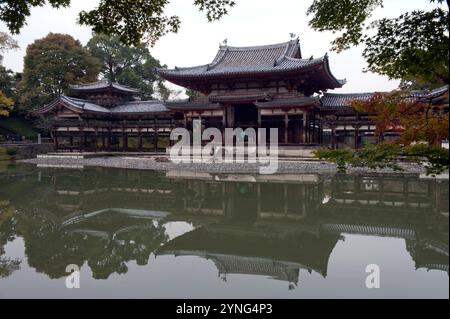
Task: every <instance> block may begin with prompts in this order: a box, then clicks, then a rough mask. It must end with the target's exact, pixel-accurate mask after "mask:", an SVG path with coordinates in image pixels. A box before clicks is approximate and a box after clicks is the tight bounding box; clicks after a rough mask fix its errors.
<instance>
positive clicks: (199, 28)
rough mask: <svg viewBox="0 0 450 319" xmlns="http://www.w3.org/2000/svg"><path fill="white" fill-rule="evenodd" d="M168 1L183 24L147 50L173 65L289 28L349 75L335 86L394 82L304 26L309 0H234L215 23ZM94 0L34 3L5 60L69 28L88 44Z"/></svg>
mask: <svg viewBox="0 0 450 319" xmlns="http://www.w3.org/2000/svg"><path fill="white" fill-rule="evenodd" d="M170 2H171V3H170V5H169V6H168V8H167V13H168V14H170V15H178V16H179V17H180V18H181V21H182V26H181V30H180V31H179V32H178V33H177V34H169V35H167V36H165V37H164V38H162V39H161V40H160V41H159V42H158V43H157V44H156V46H155V47H154V48H151V52H152V54H153V56H155V57H156V58H158V59H159V60H160V61H161V63H163V64H166V65H168V66H169V67H171V68H172V67H174V66H180V67H183V66H194V65H200V64H206V63H210V62H211V61H212V60H213V58H214V56H215V54H216V52H217V50H218V47H219V43H221V42H222V41H223V40H224V39H228V44H229V45H231V46H252V45H262V44H271V43H278V42H285V41H288V40H289V34H290V33H296V34H297V35H298V36H299V37H300V41H301V47H302V53H303V56H304V57H305V58H309V57H310V56H311V55H313V56H314V57H319V56H322V55H324V54H325V53H327V52H329V55H330V64H331V71H332V72H333V74H334V75H335V76H336V77H337V78H339V79H347V84H346V85H345V86H344V87H343V88H342V89H339V90H335V92H370V91H386V90H392V89H394V88H396V87H397V86H398V82H397V81H389V80H388V79H387V78H386V77H383V76H379V75H376V74H373V73H364V72H363V69H364V67H365V62H364V59H363V58H362V56H361V51H362V50H361V48H353V49H351V50H348V51H345V52H342V53H340V54H336V53H334V52H330V47H331V45H330V42H331V41H332V40H333V38H334V37H333V34H331V33H328V32H314V31H312V30H311V29H310V28H309V27H308V18H307V16H306V10H307V8H308V6H309V5H310V4H311V2H312V0H276V1H273V0H236V2H237V5H236V7H234V8H233V9H232V10H231V11H230V13H229V15H228V16H226V17H224V18H223V19H222V20H220V21H218V22H214V23H208V22H207V20H206V17H205V15H204V14H203V13H201V12H198V11H197V10H196V8H195V7H194V6H193V5H192V3H193V0H171V1H170ZM97 3H98V1H96V0H72V5H71V7H70V8H69V9H59V10H57V9H52V8H50V7H48V6H45V7H40V8H35V9H33V10H32V11H31V16H30V17H29V19H28V20H27V21H28V25H27V26H26V27H24V28H23V29H22V31H21V34H20V35H18V36H16V37H15V38H16V39H17V40H18V42H19V45H20V50H17V51H12V52H8V53H6V54H4V66H6V67H7V68H10V69H12V70H14V71H17V72H19V71H22V68H23V57H24V55H25V50H26V47H27V46H28V45H29V44H30V43H32V42H33V41H34V40H36V39H39V38H42V37H44V36H46V35H47V34H48V33H49V32H58V33H68V34H70V35H72V36H73V37H75V38H76V39H79V40H80V41H81V42H82V43H83V44H86V43H87V41H88V40H89V38H90V37H91V30H90V29H89V28H88V27H82V26H80V25H78V24H77V22H76V21H77V16H78V12H80V11H81V10H89V9H90V8H94V7H95V6H96V4H97ZM427 6H430V4H429V1H428V0H408V1H404V0H385V4H384V8H380V9H378V10H377V11H376V12H375V15H374V18H380V17H395V16H398V15H399V14H401V13H403V12H404V11H406V10H414V9H421V8H426V7H427ZM0 30H2V31H6V27H5V26H4V25H3V24H0Z"/></svg>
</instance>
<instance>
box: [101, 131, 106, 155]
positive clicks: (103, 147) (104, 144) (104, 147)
mask: <svg viewBox="0 0 450 319" xmlns="http://www.w3.org/2000/svg"><path fill="white" fill-rule="evenodd" d="M105 149H106V138H105V133H103V134H102V150H103V151H104V150H105Z"/></svg>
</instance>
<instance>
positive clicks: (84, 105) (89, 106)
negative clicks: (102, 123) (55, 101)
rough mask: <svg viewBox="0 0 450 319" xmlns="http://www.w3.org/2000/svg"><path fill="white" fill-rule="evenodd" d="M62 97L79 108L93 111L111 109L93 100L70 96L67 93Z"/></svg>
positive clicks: (107, 111) (105, 111)
mask: <svg viewBox="0 0 450 319" xmlns="http://www.w3.org/2000/svg"><path fill="white" fill-rule="evenodd" d="M60 99H61V100H62V101H64V102H66V103H69V104H70V105H71V106H73V107H75V108H78V109H82V110H87V111H92V112H101V113H109V110H108V109H107V108H105V107H103V106H100V105H97V104H94V103H92V102H89V101H87V100H82V99H77V98H73V97H68V96H65V95H63V96H61V97H60Z"/></svg>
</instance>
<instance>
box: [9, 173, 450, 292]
mask: <svg viewBox="0 0 450 319" xmlns="http://www.w3.org/2000/svg"><path fill="white" fill-rule="evenodd" d="M169 175H170V176H167V174H166V173H158V172H149V171H133V170H120V169H105V168H95V169H94V168H89V169H83V170H70V169H45V168H35V167H34V166H29V165H24V166H22V165H19V166H13V167H9V168H5V169H3V170H2V171H1V172H0V298H19V297H25V298H28V297H33V298H35V297H37V298H51V297H57V298H119V297H124V298H339V297H342V298H347V297H348V298H398V297H401V298H431V297H437V298H448V296H449V281H448V271H449V257H448V240H449V239H448V236H449V232H448V230H449V221H448V199H449V184H448V180H445V181H438V180H431V179H419V177H418V176H415V175H395V176H394V175H384V176H383V175H374V174H367V175H355V176H351V175H334V176H327V175H307V176H300V177H298V178H292V177H291V178H290V181H289V182H280V181H272V182H260V181H257V180H256V181H255V180H253V178H252V177H251V176H247V177H245V178H239V177H236V176H234V177H233V176H232V177H230V176H216V177H212V178H208V177H207V176H201V178H200V176H199V177H198V178H181V177H180V174H172V173H170V174H169ZM175 176H176V177H175ZM69 264H75V265H78V266H79V267H80V268H81V273H80V277H81V281H80V285H81V287H80V289H67V288H66V286H65V281H66V280H65V279H66V276H67V275H68V274H67V273H66V272H65V270H66V266H67V265H69ZM370 264H376V265H377V266H379V269H380V288H379V289H367V287H366V277H367V276H368V275H369V274H368V273H366V267H367V265H370Z"/></svg>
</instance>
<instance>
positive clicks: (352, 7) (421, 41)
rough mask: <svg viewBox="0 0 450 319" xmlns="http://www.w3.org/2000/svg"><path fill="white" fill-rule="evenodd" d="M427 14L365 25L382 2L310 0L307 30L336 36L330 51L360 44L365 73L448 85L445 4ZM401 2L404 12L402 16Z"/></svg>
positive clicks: (421, 12)
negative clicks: (330, 33)
mask: <svg viewBox="0 0 450 319" xmlns="http://www.w3.org/2000/svg"><path fill="white" fill-rule="evenodd" d="M429 2H431V3H435V4H434V7H433V8H430V10H428V11H425V10H417V11H412V12H405V13H404V14H402V15H400V16H399V17H396V18H392V19H388V18H384V19H380V20H376V21H372V22H369V20H370V17H371V15H372V13H373V11H374V10H375V9H376V8H379V7H382V6H383V1H382V0H340V1H335V0H314V2H313V4H312V5H311V6H310V7H309V9H308V14H309V15H312V16H313V17H312V19H311V20H310V26H311V27H312V28H313V29H315V30H319V31H332V32H340V33H341V34H340V36H338V37H337V38H336V39H335V40H334V41H333V42H332V45H333V48H332V49H333V50H335V51H337V52H340V51H343V50H346V49H349V48H351V47H352V46H357V45H362V46H363V47H364V51H363V56H364V58H365V59H366V61H367V63H368V67H367V70H368V71H372V72H375V73H379V74H383V75H387V76H388V77H389V78H392V79H403V80H405V81H411V80H412V81H419V82H428V83H436V82H440V83H441V84H442V83H445V84H448V83H449V76H448V72H449V68H448V64H449V36H448V30H449V29H448V28H449V12H448V6H449V0H447V10H444V9H443V7H442V5H441V4H442V3H443V2H444V1H443V0H431V1H429ZM406 3H407V2H405V11H406V8H407V7H406Z"/></svg>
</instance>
